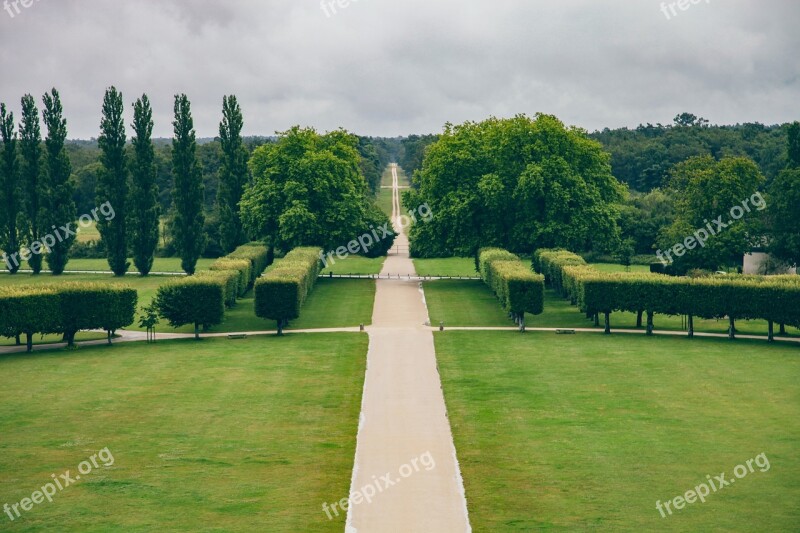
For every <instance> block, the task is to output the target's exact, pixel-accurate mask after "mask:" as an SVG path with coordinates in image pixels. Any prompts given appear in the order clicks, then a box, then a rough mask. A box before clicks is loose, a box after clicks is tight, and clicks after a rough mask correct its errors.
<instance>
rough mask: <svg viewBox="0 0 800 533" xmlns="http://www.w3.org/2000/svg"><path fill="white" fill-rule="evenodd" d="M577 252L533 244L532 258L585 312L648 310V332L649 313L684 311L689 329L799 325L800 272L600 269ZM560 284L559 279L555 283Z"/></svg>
mask: <svg viewBox="0 0 800 533" xmlns="http://www.w3.org/2000/svg"><path fill="white" fill-rule="evenodd" d="M575 257H577V256H575V254H570V253H569V252H565V251H563V250H537V251H536V253H535V254H534V263H535V264H536V263H537V262H538V264H540V265H542V268H543V269H547V271H548V272H550V273H551V274H550V277H549V278H548V279H549V281H550V282H551V285H552V286H553V288H554V289H558V290H560V292H561V294H562V295H563V296H565V297H567V298H570V299H571V300H572V302H573V303H574V304H577V305H578V306H579V307H580V309H581V310H582V311H585V312H586V313H587V314H588V315H592V316H594V315H597V314H598V313H603V314H605V315H606V331H610V326H609V324H608V315H609V314H610V313H612V312H614V311H628V312H633V313H639V316H641V314H642V313H644V312H646V313H647V315H648V332H651V331H652V318H653V315H654V314H656V313H658V314H664V315H686V316H687V317H688V318H689V335H690V336H691V335H693V334H694V327H693V319H694V317H701V318H716V319H719V318H723V317H728V319H729V320H730V328H729V335H730V337H731V338H733V336H734V332H735V321H736V320H739V319H747V320H751V319H762V320H767V321H768V322H770V339H772V325H773V323H775V322H777V323H779V324H789V325H793V326H798V327H800V276H736V275H733V276H731V275H728V276H714V277H708V278H688V277H672V276H665V275H661V274H653V273H623V272H618V273H604V272H600V271H598V270H596V269H594V268H593V267H591V266H588V265H585V264H581V263H580V262H579V261H577V260H576V259H575ZM557 284H558V285H557Z"/></svg>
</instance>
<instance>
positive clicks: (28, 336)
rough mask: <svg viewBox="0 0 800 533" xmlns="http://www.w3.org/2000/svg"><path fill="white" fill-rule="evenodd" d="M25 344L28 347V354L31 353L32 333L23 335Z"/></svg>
mask: <svg viewBox="0 0 800 533" xmlns="http://www.w3.org/2000/svg"><path fill="white" fill-rule="evenodd" d="M25 343H26V344H27V345H28V353H31V352H32V351H33V333H26V334H25Z"/></svg>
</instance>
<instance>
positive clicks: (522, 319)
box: [519, 313, 525, 333]
mask: <svg viewBox="0 0 800 533" xmlns="http://www.w3.org/2000/svg"><path fill="white" fill-rule="evenodd" d="M519 332H520V333H525V313H522V314H521V315H519Z"/></svg>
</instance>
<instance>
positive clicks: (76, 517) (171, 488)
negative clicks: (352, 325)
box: [0, 334, 368, 532]
mask: <svg viewBox="0 0 800 533" xmlns="http://www.w3.org/2000/svg"><path fill="white" fill-rule="evenodd" d="M367 344H368V339H367V337H366V336H365V335H358V334H325V335H303V336H300V335H294V336H293V335H289V336H287V337H284V338H277V337H258V338H250V339H246V340H239V341H229V340H203V341H201V342H195V341H173V342H159V343H157V344H155V345H149V346H145V345H144V344H138V343H137V344H127V345H125V344H121V345H118V346H114V347H112V348H106V347H97V348H88V347H87V348H81V349H79V350H77V351H73V352H64V351H53V352H45V353H39V354H36V355H14V356H2V357H0V373H2V375H4V376H13V379H8V380H4V383H3V387H2V388H0V405H2V408H3V416H2V417H0V434H2V436H3V437H2V440H1V441H0V448H2V453H0V472H2V475H1V476H0V502H3V503H5V502H8V503H9V504H13V503H15V502H19V501H20V500H21V499H22V498H25V497H30V496H31V493H32V492H33V491H35V490H38V488H40V487H42V486H43V485H44V484H46V483H48V482H50V481H51V474H53V473H55V474H57V475H58V474H62V473H64V472H66V471H67V470H70V472H71V476H72V477H73V478H74V477H75V474H77V472H76V470H77V467H78V465H79V464H80V463H81V462H82V461H85V460H88V459H89V458H90V457H91V456H92V455H93V454H96V453H97V452H98V451H99V450H101V449H103V448H106V447H107V448H108V449H109V451H110V452H111V454H112V455H113V459H114V464H113V466H111V467H108V468H106V467H103V466H102V463H99V467H98V468H96V469H95V470H94V471H93V472H91V473H90V474H87V475H82V476H81V479H80V480H77V481H76V482H75V484H73V485H71V486H69V487H65V488H64V490H63V492H58V493H57V494H56V495H55V496H54V498H53V500H54V501H53V503H48V502H47V501H45V502H44V503H42V504H40V505H36V506H34V508H33V509H31V510H30V511H28V512H25V513H24V514H23V517H22V518H21V519H17V520H15V521H14V522H13V523H12V522H11V521H10V520H8V518H7V516H6V515H5V514H3V515H2V517H0V520H2V523H3V526H2V529H3V531H43V530H52V531H88V532H104V531H156V530H159V531H342V530H343V529H344V515H340V516H339V518H335V519H334V520H331V521H329V520H328V518H327V516H326V515H325V513H323V511H322V503H323V502H331V501H335V500H339V499H341V498H343V497H345V496H346V495H347V493H348V491H349V484H350V475H351V470H352V462H353V456H354V453H355V441H356V430H357V427H358V416H359V411H360V403H361V391H362V384H363V378H364V372H365V366H366V365H365V361H366V351H367Z"/></svg>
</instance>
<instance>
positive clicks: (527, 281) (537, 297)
mask: <svg viewBox="0 0 800 533" xmlns="http://www.w3.org/2000/svg"><path fill="white" fill-rule="evenodd" d="M478 270H479V271H480V274H481V278H483V281H485V282H486V284H487V285H488V286H489V288H491V289H492V291H493V292H494V294H495V295H496V296H497V298H498V299H499V300H500V303H501V304H502V306H503V309H505V310H506V311H508V312H509V313H510V314H511V316H512V317H513V318H514V320H515V321H516V322H517V323H518V324H519V326H520V329H521V330H522V331H524V330H525V313H531V314H533V315H540V314H542V311H544V276H542V275H539V274H535V273H534V272H532V271H531V269H530V268H528V267H527V266H526V265H525V264H524V263H523V262H522V260H520V258H519V257H518V256H516V255H514V254H512V253H511V252H508V251H506V250H503V249H500V248H483V249H481V251H480V252H479V254H478Z"/></svg>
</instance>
